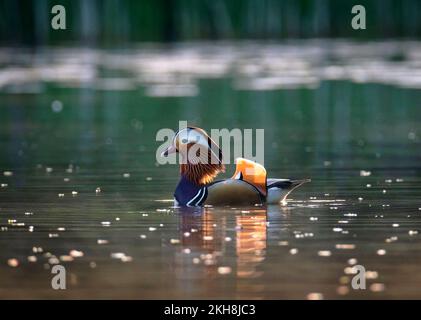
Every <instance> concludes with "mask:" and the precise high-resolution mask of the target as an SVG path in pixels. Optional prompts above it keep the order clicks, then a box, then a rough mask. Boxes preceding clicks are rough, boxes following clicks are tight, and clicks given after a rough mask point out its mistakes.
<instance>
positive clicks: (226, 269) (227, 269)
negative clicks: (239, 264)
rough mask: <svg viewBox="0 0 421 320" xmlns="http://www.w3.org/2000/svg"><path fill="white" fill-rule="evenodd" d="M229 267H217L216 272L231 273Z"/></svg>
mask: <svg viewBox="0 0 421 320" xmlns="http://www.w3.org/2000/svg"><path fill="white" fill-rule="evenodd" d="M231 271H232V270H231V267H218V273H219V274H223V275H224V274H230V273H231Z"/></svg>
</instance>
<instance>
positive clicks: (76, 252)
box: [69, 250, 84, 258]
mask: <svg viewBox="0 0 421 320" xmlns="http://www.w3.org/2000/svg"><path fill="white" fill-rule="evenodd" d="M69 255H71V256H72V257H73V258H80V257H83V256H84V253H83V252H82V251H79V250H71V251H70V253H69Z"/></svg>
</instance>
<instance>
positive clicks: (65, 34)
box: [0, 0, 421, 46]
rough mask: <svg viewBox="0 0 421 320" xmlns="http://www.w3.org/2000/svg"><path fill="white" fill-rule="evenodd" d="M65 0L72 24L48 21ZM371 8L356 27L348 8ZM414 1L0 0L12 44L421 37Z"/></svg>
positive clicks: (3, 27) (419, 10) (0, 27)
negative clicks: (56, 26)
mask: <svg viewBox="0 0 421 320" xmlns="http://www.w3.org/2000/svg"><path fill="white" fill-rule="evenodd" d="M56 4H62V5H64V6H65V8H66V12H67V26H68V27H67V30H65V31H54V30H53V29H52V28H51V27H50V20H51V17H52V15H51V13H50V11H51V7H52V6H53V5H56ZM356 4H361V5H364V6H365V7H366V10H367V30H364V31H355V30H353V29H352V28H351V18H352V15H351V8H352V6H353V5H356ZM420 21H421V2H420V1H417V0H383V1H373V0H361V1H357V2H356V1H351V0H341V1H337V0H314V1H312V0H284V1H279V0H202V1H197V0H156V1H155V0H154V1H152V0H151V1H149V0H143V1H138V0H127V1H113V0H105V1H104V0H89V1H88V0H61V1H52V0H37V1H27V0H1V1H0V40H1V41H2V42H4V43H8V44H17V45H19V44H23V45H46V44H59V43H61V44H63V43H66V44H69V43H74V44H76V43H77V44H78V45H89V46H93V45H105V46H115V45H117V44H120V45H121V44H127V43H130V42H143V41H154V42H156V41H185V40H198V39H214V40H216V39H231V40H233V39H277V40H281V39H284V38H297V37H306V38H308V37H352V38H360V39H363V38H385V37H419V36H420V35H421V25H420V23H419V22H420Z"/></svg>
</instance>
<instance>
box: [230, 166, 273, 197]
mask: <svg viewBox="0 0 421 320" xmlns="http://www.w3.org/2000/svg"><path fill="white" fill-rule="evenodd" d="M235 163H236V168H235V173H234V175H233V176H232V178H231V179H237V180H243V181H245V182H247V183H249V184H251V185H252V186H254V187H255V188H256V189H257V190H259V192H260V193H261V194H262V196H264V197H265V196H266V192H267V189H266V169H265V167H263V166H262V165H261V164H258V163H256V162H254V161H251V160H247V159H244V158H237V159H236V160H235Z"/></svg>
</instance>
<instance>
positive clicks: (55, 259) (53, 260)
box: [48, 256, 60, 264]
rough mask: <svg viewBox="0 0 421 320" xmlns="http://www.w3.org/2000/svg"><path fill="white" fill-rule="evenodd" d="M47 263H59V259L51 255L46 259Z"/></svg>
mask: <svg viewBox="0 0 421 320" xmlns="http://www.w3.org/2000/svg"><path fill="white" fill-rule="evenodd" d="M48 263H49V264H59V263H60V260H59V259H57V257H55V256H52V257H50V258H49V259H48Z"/></svg>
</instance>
